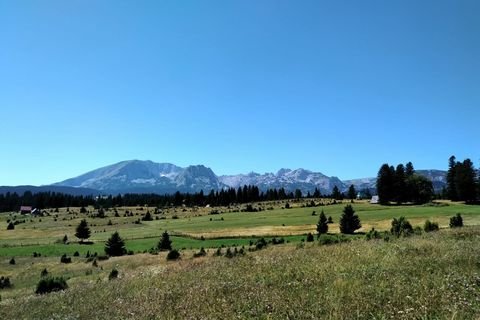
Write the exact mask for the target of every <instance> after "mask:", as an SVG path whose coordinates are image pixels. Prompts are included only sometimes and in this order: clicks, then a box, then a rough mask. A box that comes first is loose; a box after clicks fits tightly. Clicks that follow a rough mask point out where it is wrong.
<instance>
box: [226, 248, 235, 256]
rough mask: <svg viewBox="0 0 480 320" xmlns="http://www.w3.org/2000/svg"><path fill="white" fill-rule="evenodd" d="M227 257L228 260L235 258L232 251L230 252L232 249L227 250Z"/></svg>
mask: <svg viewBox="0 0 480 320" xmlns="http://www.w3.org/2000/svg"><path fill="white" fill-rule="evenodd" d="M225 257H227V258H233V257H234V254H233V252H232V250H230V247H228V248H227V252H225Z"/></svg>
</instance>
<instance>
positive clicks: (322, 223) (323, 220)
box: [317, 210, 328, 236]
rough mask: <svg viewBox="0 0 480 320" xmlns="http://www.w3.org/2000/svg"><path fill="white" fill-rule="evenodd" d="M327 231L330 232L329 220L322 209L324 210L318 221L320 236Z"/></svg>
mask: <svg viewBox="0 0 480 320" xmlns="http://www.w3.org/2000/svg"><path fill="white" fill-rule="evenodd" d="M327 232H328V220H327V217H326V216H325V213H324V212H323V210H322V212H320V217H319V219H318V223H317V233H318V235H319V236H320V235H321V234H324V233H327Z"/></svg>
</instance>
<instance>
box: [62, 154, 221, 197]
mask: <svg viewBox="0 0 480 320" xmlns="http://www.w3.org/2000/svg"><path fill="white" fill-rule="evenodd" d="M54 185H56V186H70V187H84V188H92V189H96V190H100V191H102V192H104V193H113V194H115V193H127V192H131V193H150V192H153V193H172V192H175V191H182V192H198V191H200V190H211V189H222V188H223V187H225V185H223V184H222V183H220V182H219V181H218V178H217V176H216V175H215V174H214V173H213V171H212V170H211V169H210V168H207V167H205V166H202V165H197V166H189V167H187V168H181V167H178V166H176V165H174V164H171V163H155V162H152V161H141V160H129V161H122V162H119V163H116V164H113V165H110V166H106V167H103V168H100V169H96V170H93V171H90V172H87V173H85V174H83V175H80V176H78V177H75V178H72V179H68V180H65V181H62V182H58V183H55V184H54Z"/></svg>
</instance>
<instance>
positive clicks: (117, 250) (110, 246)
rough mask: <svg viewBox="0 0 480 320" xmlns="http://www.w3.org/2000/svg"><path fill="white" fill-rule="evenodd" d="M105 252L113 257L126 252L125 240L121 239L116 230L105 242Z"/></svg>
mask: <svg viewBox="0 0 480 320" xmlns="http://www.w3.org/2000/svg"><path fill="white" fill-rule="evenodd" d="M105 253H106V254H108V255H109V256H113V257H116V256H123V255H124V254H125V253H127V249H126V248H125V241H123V239H122V238H121V237H120V235H119V234H118V232H114V233H113V234H112V236H111V237H110V238H109V239H108V240H107V242H106V243H105Z"/></svg>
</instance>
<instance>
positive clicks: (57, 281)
mask: <svg viewBox="0 0 480 320" xmlns="http://www.w3.org/2000/svg"><path fill="white" fill-rule="evenodd" d="M67 288H68V285H67V281H65V279H64V278H63V277H58V278H51V277H49V278H45V279H41V280H40V281H39V282H38V284H37V289H36V290H35V293H36V294H45V293H49V292H54V291H61V290H65V289H67Z"/></svg>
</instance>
